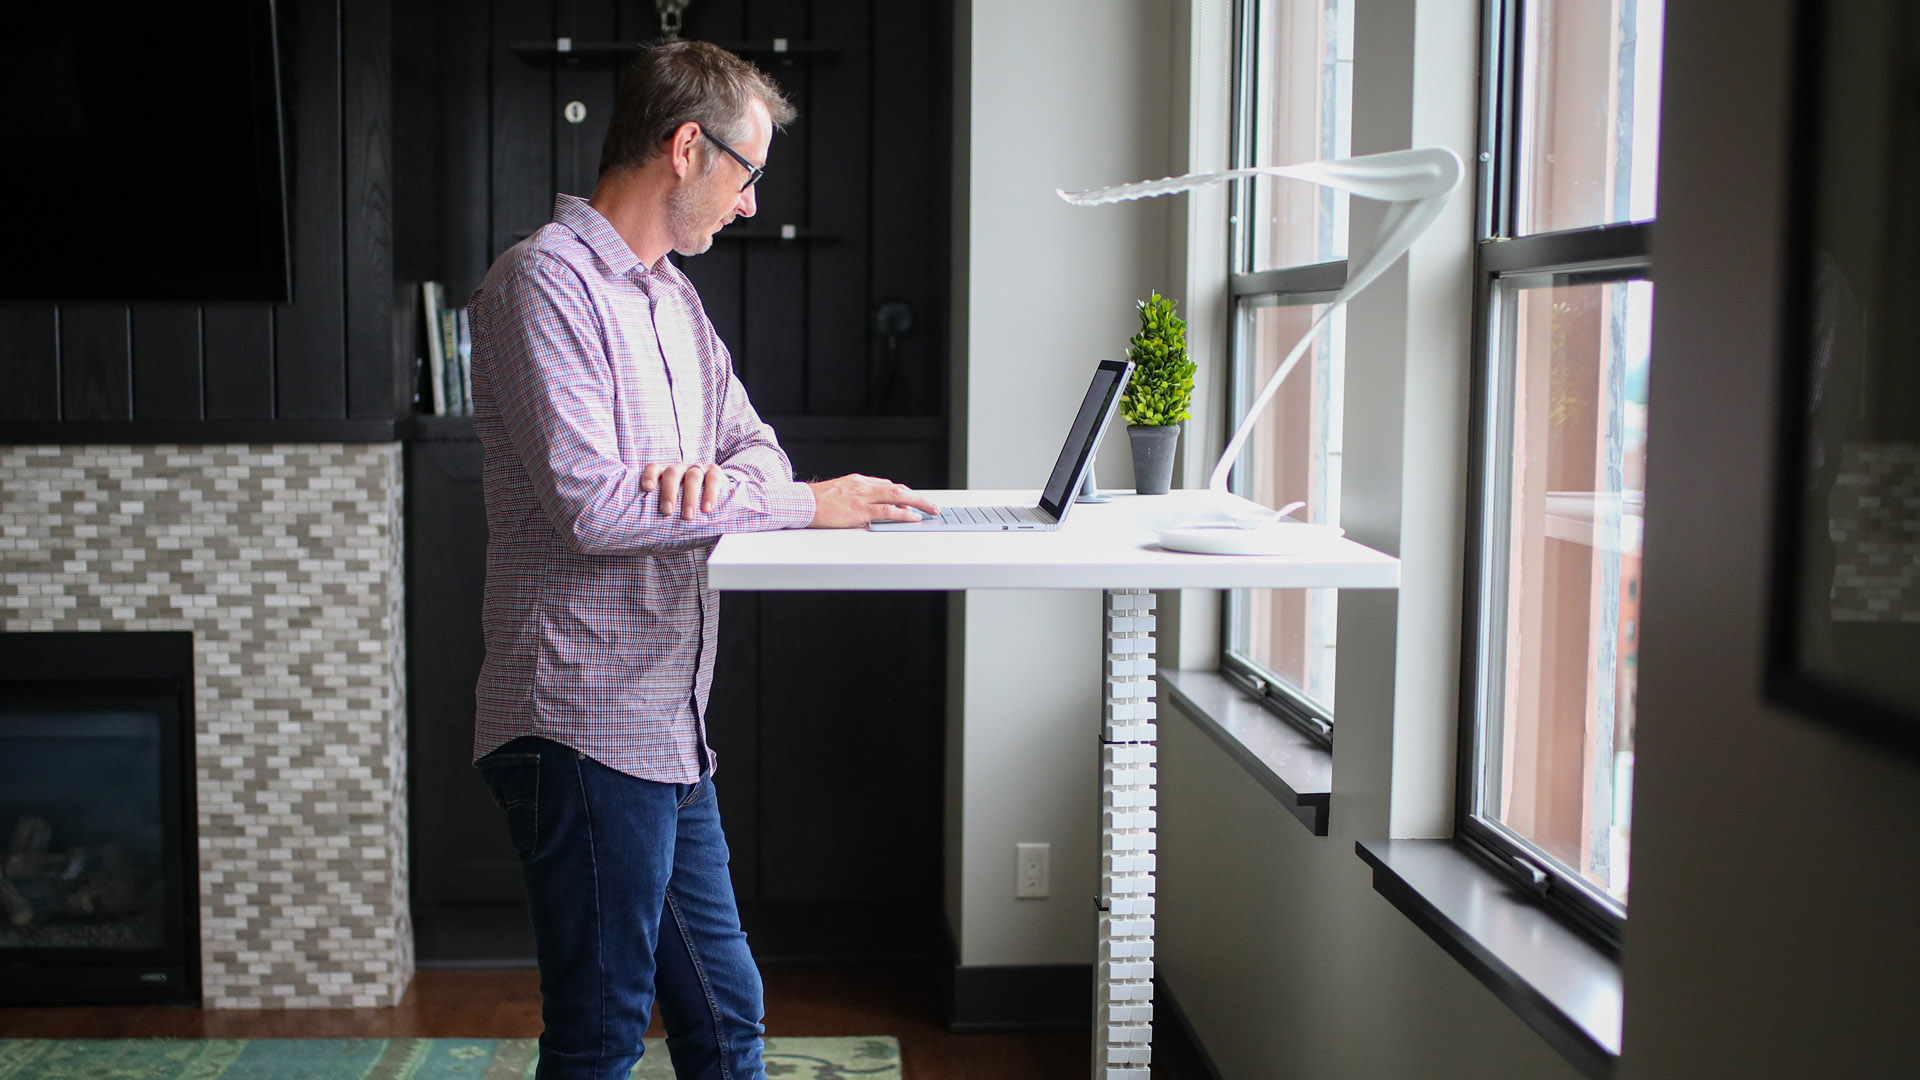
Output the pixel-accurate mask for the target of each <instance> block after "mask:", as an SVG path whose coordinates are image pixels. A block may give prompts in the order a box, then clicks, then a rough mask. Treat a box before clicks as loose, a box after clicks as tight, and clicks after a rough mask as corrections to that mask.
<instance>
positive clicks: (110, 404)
mask: <svg viewBox="0 0 1920 1080" xmlns="http://www.w3.org/2000/svg"><path fill="white" fill-rule="evenodd" d="M131 360H132V342H131V341H130V340H129V325H128V317H127V305H125V304H67V305H65V306H64V307H63V308H62V309H61V311H60V401H61V407H62V411H63V412H64V414H65V415H64V416H63V417H62V419H67V420H127V419H130V418H131V417H132V416H133V367H132V363H131Z"/></svg>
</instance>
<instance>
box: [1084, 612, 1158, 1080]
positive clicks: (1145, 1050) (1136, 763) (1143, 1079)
mask: <svg viewBox="0 0 1920 1080" xmlns="http://www.w3.org/2000/svg"><path fill="white" fill-rule="evenodd" d="M1153 605H1154V597H1153V594H1152V593H1150V592H1147V591H1145V590H1144V589H1122V590H1114V591H1111V592H1108V593H1107V594H1106V616H1105V623H1106V626H1105V630H1106V649H1105V658H1104V660H1103V667H1104V672H1103V680H1102V682H1103V692H1102V694H1101V702H1102V704H1101V710H1100V711H1101V717H1100V901H1099V907H1100V955H1099V958H1098V960H1097V963H1098V965H1099V966H1098V968H1097V969H1096V974H1097V978H1096V980H1095V988H1094V1004H1093V1008H1094V1017H1093V1076H1094V1080H1148V1067H1147V1066H1148V1062H1149V1060H1150V1058H1151V1056H1152V1043H1153V882H1154V783H1155V776H1154V757H1155V753H1156V750H1157V746H1156V740H1157V737H1158V735H1157V731H1156V728H1155V726H1154V703H1153V695H1154V686H1155V683H1154V658H1153V654H1154V637H1153V634H1154V614H1153Z"/></svg>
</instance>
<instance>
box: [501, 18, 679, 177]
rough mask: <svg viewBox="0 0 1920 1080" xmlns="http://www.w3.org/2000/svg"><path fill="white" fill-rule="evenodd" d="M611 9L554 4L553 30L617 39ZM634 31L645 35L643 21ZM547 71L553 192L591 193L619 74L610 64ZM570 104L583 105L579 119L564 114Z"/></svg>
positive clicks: (563, 66) (566, 34) (578, 37)
mask: <svg viewBox="0 0 1920 1080" xmlns="http://www.w3.org/2000/svg"><path fill="white" fill-rule="evenodd" d="M615 7H616V5H615V3H614V0H568V2H567V3H566V4H563V5H560V6H559V8H558V25H557V26H556V27H555V32H556V34H557V35H558V36H562V37H570V38H572V39H573V40H575V41H612V40H618V38H619V36H620V30H621V28H620V27H619V26H618V24H617V20H616V14H615V10H614V9H615ZM636 10H638V9H636ZM639 30H640V32H641V33H643V34H645V33H646V27H645V26H644V25H642V26H641V27H640V28H639ZM628 32H629V33H631V32H632V31H631V30H629V31H628ZM647 36H652V35H647ZM522 63H524V61H522ZM552 71H553V109H554V113H555V115H554V117H553V118H552V121H551V126H550V129H549V130H551V131H552V132H553V181H552V185H553V187H552V190H554V191H564V192H566V193H567V194H569V195H580V196H583V197H584V196H587V195H592V194H593V186H594V183H595V182H596V181H597V180H598V179H599V176H600V144H601V143H602V142H604V141H605V140H606V137H607V118H608V117H609V116H611V115H612V113H613V91H614V83H615V81H616V80H618V79H619V77H620V68H619V67H618V66H617V65H612V64H559V65H556V66H554V67H553V68H552ZM574 102H578V103H579V104H580V105H581V106H582V107H583V108H582V109H581V110H579V111H578V113H577V115H579V117H580V122H579V123H574V122H573V121H572V120H571V119H569V118H568V116H567V109H568V106H569V105H571V104H573V103H574Z"/></svg>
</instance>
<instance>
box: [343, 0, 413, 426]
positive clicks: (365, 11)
mask: <svg viewBox="0 0 1920 1080" xmlns="http://www.w3.org/2000/svg"><path fill="white" fill-rule="evenodd" d="M391 9H392V4H391V3H390V0H345V2H344V3H343V5H342V8H341V18H340V33H341V50H342V53H343V55H344V56H346V57H348V58H349V59H348V61H347V63H346V64H345V66H344V67H343V68H342V71H341V79H340V104H341V117H342V120H341V125H340V127H341V133H342V142H343V150H344V153H345V160H344V162H343V173H344V191H343V198H342V202H341V227H342V230H343V235H342V243H341V247H342V250H343V251H344V253H345V257H346V265H345V289H346V291H345V296H344V304H345V322H346V330H345V335H346V336H345V341H344V345H345V361H346V408H347V415H348V416H351V417H355V418H361V417H391V416H394V415H395V414H396V412H398V413H400V414H402V415H404V414H405V412H407V411H409V410H410V409H411V395H412V369H411V367H410V365H409V364H407V363H405V362H402V361H403V359H404V358H403V357H397V356H396V354H395V353H394V350H393V320H394V319H395V317H396V315H395V311H394V306H393V180H392V176H391V175H390V170H391V168H392V165H393V80H392V74H391V69H392V65H391V64H390V63H379V62H369V61H368V60H367V59H365V58H374V60H375V61H378V60H385V59H388V58H390V57H392V55H393V34H392V15H391Z"/></svg>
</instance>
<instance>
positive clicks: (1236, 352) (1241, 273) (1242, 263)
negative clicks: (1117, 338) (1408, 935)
mask: <svg viewBox="0 0 1920 1080" xmlns="http://www.w3.org/2000/svg"><path fill="white" fill-rule="evenodd" d="M1259 4H1260V0H1239V2H1238V3H1236V4H1235V5H1234V11H1233V32H1234V53H1233V55H1234V68H1233V102H1232V120H1231V123H1232V125H1233V127H1232V132H1233V135H1232V147H1233V167H1235V168H1242V167H1245V166H1248V165H1252V164H1254V161H1253V148H1254V130H1253V122H1252V121H1253V117H1254V116H1255V115H1256V111H1255V108H1254V101H1253V95H1254V90H1255V87H1256V86H1257V85H1258V81H1259V80H1258V72H1257V71H1256V70H1255V65H1256V63H1257V61H1258V55H1257V54H1258V49H1259V34H1258V32H1257V30H1258V26H1259ZM1234 186H1235V191H1234V195H1233V198H1232V200H1231V206H1232V213H1231V216H1230V218H1229V221H1228V234H1229V235H1228V237H1227V241H1228V242H1227V259H1228V275H1227V288H1228V294H1229V298H1230V300H1231V301H1232V302H1231V303H1229V304H1228V305H1227V319H1228V325H1227V335H1226V341H1227V355H1228V357H1229V362H1228V372H1227V375H1228V377H1227V378H1226V379H1225V380H1224V382H1225V383H1226V386H1225V393H1226V412H1225V415H1226V416H1227V423H1228V425H1229V426H1231V425H1232V424H1235V423H1237V422H1238V421H1239V419H1240V412H1239V409H1240V406H1241V401H1240V393H1239V385H1240V382H1241V379H1240V360H1241V351H1242V348H1243V345H1244V343H1243V342H1242V340H1241V327H1242V323H1243V322H1244V314H1245V313H1246V312H1247V311H1250V310H1252V309H1255V308H1261V307H1268V306H1277V305H1294V304H1321V303H1325V302H1327V301H1328V300H1330V299H1332V298H1333V295H1334V294H1335V293H1337V292H1339V291H1340V288H1341V287H1342V286H1343V285H1345V284H1346V283H1347V260H1345V259H1336V260H1333V261H1331V262H1323V263H1311V264H1307V265H1303V266H1287V267H1279V268H1275V269H1268V270H1258V271H1256V270H1254V269H1253V243H1252V230H1251V228H1250V224H1251V223H1252V221H1253V215H1254V190H1253V183H1252V182H1251V181H1244V180H1243V181H1236V182H1235V185H1234ZM1235 591H1236V590H1232V589H1223V590H1221V596H1220V601H1221V602H1220V642H1221V645H1220V673H1221V675H1223V676H1225V677H1226V678H1227V679H1228V680H1229V681H1231V682H1232V683H1233V684H1234V685H1236V686H1238V687H1239V688H1240V689H1241V690H1243V691H1245V692H1246V693H1247V694H1248V695H1250V696H1251V697H1252V698H1253V699H1254V700H1255V701H1258V702H1259V703H1260V704H1261V705H1263V706H1265V707H1266V708H1267V709H1268V710H1269V711H1270V712H1272V713H1273V714H1274V715H1276V716H1278V717H1279V718H1280V719H1281V720H1283V721H1285V722H1286V723H1287V724H1289V725H1290V726H1292V727H1293V728H1295V729H1296V730H1298V731H1300V732H1301V733H1302V734H1304V735H1305V736H1306V737H1307V738H1308V739H1310V740H1312V741H1313V742H1314V743H1316V744H1318V745H1320V746H1322V747H1331V746H1332V745H1333V716H1332V714H1331V713H1329V712H1328V711H1327V710H1326V709H1324V708H1322V707H1321V706H1320V705H1319V704H1317V703H1315V702H1314V701H1312V700H1311V699H1310V698H1308V697H1307V696H1306V695H1305V694H1303V693H1301V692H1299V691H1298V690H1296V689H1295V688H1294V687H1293V686H1292V685H1291V684H1289V683H1288V682H1287V681H1286V680H1285V679H1283V678H1281V677H1280V676H1279V675H1278V674H1276V673H1275V672H1272V671H1269V670H1267V669H1266V668H1265V667H1263V666H1261V665H1260V664H1257V663H1255V662H1254V661H1253V660H1252V659H1251V658H1249V657H1247V656H1245V655H1243V654H1241V653H1239V652H1236V651H1234V649H1233V646H1232V641H1233V621H1234V599H1233V593H1234V592H1235Z"/></svg>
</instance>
